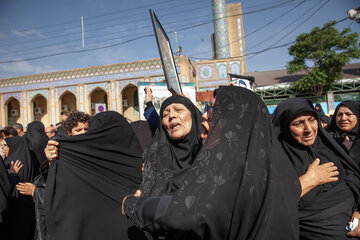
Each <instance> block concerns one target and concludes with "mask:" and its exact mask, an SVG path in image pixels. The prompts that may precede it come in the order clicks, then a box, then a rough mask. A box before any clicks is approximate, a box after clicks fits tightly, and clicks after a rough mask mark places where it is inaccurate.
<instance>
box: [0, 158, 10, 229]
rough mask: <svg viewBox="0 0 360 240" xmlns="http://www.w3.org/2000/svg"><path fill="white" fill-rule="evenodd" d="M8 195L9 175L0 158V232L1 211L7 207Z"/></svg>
mask: <svg viewBox="0 0 360 240" xmlns="http://www.w3.org/2000/svg"><path fill="white" fill-rule="evenodd" d="M9 195H10V182H9V176H8V172H7V170H6V167H5V164H4V161H3V160H2V159H0V234H1V232H2V231H1V230H2V229H1V223H2V222H3V212H4V211H5V210H6V209H7V203H8V198H9ZM0 236H1V235H0Z"/></svg>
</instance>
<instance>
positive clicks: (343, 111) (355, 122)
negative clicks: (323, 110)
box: [328, 100, 360, 166]
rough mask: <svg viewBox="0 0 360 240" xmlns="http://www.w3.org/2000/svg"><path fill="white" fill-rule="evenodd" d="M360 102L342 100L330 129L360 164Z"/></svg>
mask: <svg viewBox="0 0 360 240" xmlns="http://www.w3.org/2000/svg"><path fill="white" fill-rule="evenodd" d="M359 121H360V103H359V102H355V101H352V100H347V101H343V102H341V103H340V104H339V105H338V106H337V107H336V109H335V112H334V116H333V117H332V119H331V122H330V125H329V127H328V131H329V132H331V133H332V135H333V138H334V139H335V140H336V142H337V143H338V144H339V145H340V146H341V147H342V148H343V149H344V150H345V152H347V153H348V154H349V155H350V157H351V158H352V159H353V160H354V161H355V162H356V164H357V165H358V166H360V129H359Z"/></svg>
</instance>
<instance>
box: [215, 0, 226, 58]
mask: <svg viewBox="0 0 360 240" xmlns="http://www.w3.org/2000/svg"><path fill="white" fill-rule="evenodd" d="M212 7H213V17H214V31H215V55H216V59H219V58H229V57H230V47H229V33H228V21H227V17H226V0H212Z"/></svg>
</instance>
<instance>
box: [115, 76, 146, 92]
mask: <svg viewBox="0 0 360 240" xmlns="http://www.w3.org/2000/svg"><path fill="white" fill-rule="evenodd" d="M141 81H142V79H133V80H125V81H119V94H120V93H121V91H122V90H123V89H124V87H126V86H127V85H128V84H134V85H135V86H137V83H138V82H141Z"/></svg>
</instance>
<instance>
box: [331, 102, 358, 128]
mask: <svg viewBox="0 0 360 240" xmlns="http://www.w3.org/2000/svg"><path fill="white" fill-rule="evenodd" d="M356 123H357V117H356V116H355V114H354V113H353V112H352V111H351V110H350V109H349V108H347V107H345V106H341V107H340V108H339V111H338V112H337V114H336V125H337V126H338V128H339V129H340V130H341V131H343V132H349V131H351V130H352V129H353V128H354V127H355V125H356Z"/></svg>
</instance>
